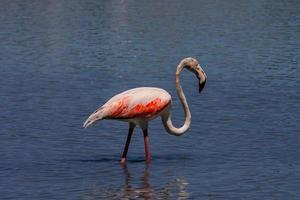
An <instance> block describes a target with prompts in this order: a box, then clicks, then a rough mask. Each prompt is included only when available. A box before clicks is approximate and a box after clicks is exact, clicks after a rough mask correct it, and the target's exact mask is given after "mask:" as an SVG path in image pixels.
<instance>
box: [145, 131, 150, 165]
mask: <svg viewBox="0 0 300 200" xmlns="http://www.w3.org/2000/svg"><path fill="white" fill-rule="evenodd" d="M143 134H144V143H145V154H146V161H147V162H150V160H151V158H150V145H149V137H148V129H143Z"/></svg>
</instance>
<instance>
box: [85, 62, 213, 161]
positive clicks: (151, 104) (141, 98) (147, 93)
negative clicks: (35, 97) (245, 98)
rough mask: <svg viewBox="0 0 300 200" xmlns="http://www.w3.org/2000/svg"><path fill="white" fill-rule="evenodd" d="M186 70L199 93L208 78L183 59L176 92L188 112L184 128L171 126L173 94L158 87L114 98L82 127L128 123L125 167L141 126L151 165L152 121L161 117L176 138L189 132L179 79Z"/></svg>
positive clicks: (198, 66) (177, 72) (194, 65)
mask: <svg viewBox="0 0 300 200" xmlns="http://www.w3.org/2000/svg"><path fill="white" fill-rule="evenodd" d="M184 68H186V69H187V70H189V71H191V72H193V73H194V74H195V75H196V77H197V78H198V80H199V93H200V92H201V91H202V90H203V88H204V86H205V83H206V79H207V76H206V74H205V72H204V71H203V69H202V68H201V66H200V64H199V63H198V61H197V60H196V59H194V58H191V57H189V58H184V59H183V60H181V62H180V63H179V65H178V66H177V70H176V82H175V83H176V91H177V95H178V97H179V99H180V102H181V104H182V107H183V110H184V113H185V121H184V124H183V126H182V127H180V128H176V127H174V125H173V123H172V120H171V113H170V108H171V102H172V99H171V95H170V94H169V93H168V92H167V91H165V90H164V89H161V88H155V87H138V88H134V89H130V90H127V91H125V92H122V93H120V94H117V95H115V96H113V97H112V98H111V99H109V100H108V101H107V102H106V103H105V104H104V105H102V106H101V107H99V108H98V109H97V110H96V111H95V112H93V113H92V114H91V115H90V116H89V117H88V118H87V120H86V121H85V122H84V124H83V127H84V128H87V127H89V126H90V125H92V124H93V123H95V122H96V121H99V120H103V119H108V120H120V121H125V122H128V124H129V130H128V135H127V140H126V145H125V148H124V150H123V153H122V156H121V163H123V164H124V163H125V162H126V155H127V152H128V148H129V144H130V140H131V136H132V133H133V130H134V128H135V127H136V126H139V127H140V128H141V129H142V131H143V135H144V145H145V157H146V162H150V160H151V159H150V146H149V137H148V122H149V121H151V120H153V119H154V118H156V117H158V116H160V117H161V119H162V123H163V125H164V127H165V129H166V131H167V132H168V133H169V134H171V135H175V136H180V135H183V134H184V133H186V131H187V130H188V129H189V127H190V125H191V112H190V110H189V106H188V104H187V101H186V98H185V95H184V93H183V90H182V88H181V85H180V79H179V77H180V73H181V71H182V70H183V69H184Z"/></svg>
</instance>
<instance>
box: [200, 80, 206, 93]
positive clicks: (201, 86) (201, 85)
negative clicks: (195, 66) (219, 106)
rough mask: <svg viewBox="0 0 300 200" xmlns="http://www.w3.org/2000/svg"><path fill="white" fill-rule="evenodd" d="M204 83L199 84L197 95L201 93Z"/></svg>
mask: <svg viewBox="0 0 300 200" xmlns="http://www.w3.org/2000/svg"><path fill="white" fill-rule="evenodd" d="M205 83H206V81H204V82H203V83H199V93H201V92H202V90H203V88H204V86H205Z"/></svg>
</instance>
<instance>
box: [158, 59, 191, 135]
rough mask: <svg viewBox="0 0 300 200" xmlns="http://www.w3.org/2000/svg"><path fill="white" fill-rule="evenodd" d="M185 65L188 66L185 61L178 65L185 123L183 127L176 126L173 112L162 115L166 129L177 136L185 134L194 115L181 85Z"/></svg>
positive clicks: (178, 88) (179, 92) (179, 94)
mask: <svg viewBox="0 0 300 200" xmlns="http://www.w3.org/2000/svg"><path fill="white" fill-rule="evenodd" d="M185 67H186V66H185V65H183V63H180V64H179V65H178V66H177V70H176V91H177V95H178V97H179V100H180V102H181V105H182V107H183V110H184V114H185V120H184V124H183V126H182V127H180V128H176V127H175V126H174V125H173V123H172V119H171V114H170V113H169V112H166V113H164V114H163V115H162V121H163V124H164V126H165V129H166V131H167V132H168V133H169V134H171V135H175V136H180V135H183V134H184V133H185V132H186V131H187V130H188V129H189V128H190V125H191V117H192V116H191V112H190V109H189V106H188V104H187V101H186V98H185V96H184V93H183V90H182V87H181V85H180V73H181V71H182V69H183V68H185Z"/></svg>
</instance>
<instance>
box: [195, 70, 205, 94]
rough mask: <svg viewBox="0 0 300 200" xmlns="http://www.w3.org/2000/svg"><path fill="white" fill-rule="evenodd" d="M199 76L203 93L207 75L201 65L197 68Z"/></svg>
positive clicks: (200, 88)
mask: <svg viewBox="0 0 300 200" xmlns="http://www.w3.org/2000/svg"><path fill="white" fill-rule="evenodd" d="M197 78H198V79H199V93H201V91H202V90H203V88H204V86H205V83H206V79H207V76H206V74H205V72H204V71H203V69H202V68H201V67H200V65H199V68H198V70H197Z"/></svg>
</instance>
